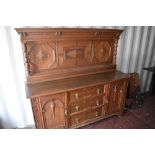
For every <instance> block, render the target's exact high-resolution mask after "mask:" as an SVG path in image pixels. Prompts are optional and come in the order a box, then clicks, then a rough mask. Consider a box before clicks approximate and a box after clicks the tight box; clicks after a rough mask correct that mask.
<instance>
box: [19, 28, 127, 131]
mask: <svg viewBox="0 0 155 155" xmlns="http://www.w3.org/2000/svg"><path fill="white" fill-rule="evenodd" d="M16 30H17V32H18V33H19V34H20V36H21V42H22V44H23V47H24V48H23V54H24V60H25V69H26V71H27V83H26V90H27V97H28V98H30V99H31V104H32V110H33V115H34V120H35V124H36V128H78V127H81V126H83V125H86V124H89V123H92V122H95V121H98V120H101V119H104V118H107V117H110V116H112V115H116V114H117V115H118V114H120V113H121V112H122V111H123V108H124V102H125V96H126V88H127V84H128V79H129V78H130V75H128V74H124V73H121V72H119V71H116V55H117V43H118V39H119V36H120V34H121V33H122V30H108V29H107V30H105V29H80V28H79V29H72V28H64V29H62V28H22V29H16Z"/></svg>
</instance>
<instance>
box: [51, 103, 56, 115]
mask: <svg viewBox="0 0 155 155" xmlns="http://www.w3.org/2000/svg"><path fill="white" fill-rule="evenodd" d="M51 108H52V116H53V118H54V117H55V111H54V108H55V105H54V101H52V102H51Z"/></svg>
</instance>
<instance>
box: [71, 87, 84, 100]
mask: <svg viewBox="0 0 155 155" xmlns="http://www.w3.org/2000/svg"><path fill="white" fill-rule="evenodd" d="M84 92H85V91H84V89H77V90H74V91H71V92H69V93H68V100H69V102H78V101H79V100H83V99H84V97H85V95H84Z"/></svg>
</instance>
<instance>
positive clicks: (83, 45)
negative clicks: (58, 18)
mask: <svg viewBox="0 0 155 155" xmlns="http://www.w3.org/2000/svg"><path fill="white" fill-rule="evenodd" d="M16 30H17V32H18V33H19V34H20V35H21V41H22V43H23V47H24V48H23V50H24V55H25V68H26V71H27V80H28V83H33V82H37V80H38V79H39V81H45V80H51V78H52V77H53V75H55V77H56V78H61V77H62V78H64V77H65V76H64V74H67V73H68V75H69V76H70V77H73V75H74V76H79V75H80V74H82V72H85V73H87V74H94V73H95V72H96V70H98V72H103V71H108V70H110V71H111V70H115V69H116V63H115V59H116V53H117V51H116V50H117V41H118V39H119V35H120V34H121V32H122V30H105V29H72V28H66V29H60V28H59V29H52V28H48V29H41V28H40V29H35V28H34V29H32V28H25V29H24V28H23V29H16ZM90 66H91V67H90ZM98 66H99V67H98ZM87 68H89V71H87ZM97 68H98V69H97ZM100 68H102V69H100ZM53 79H54V77H53Z"/></svg>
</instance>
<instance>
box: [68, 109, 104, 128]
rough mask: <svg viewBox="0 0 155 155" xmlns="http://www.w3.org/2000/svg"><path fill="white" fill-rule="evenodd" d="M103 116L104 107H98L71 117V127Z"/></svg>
mask: <svg viewBox="0 0 155 155" xmlns="http://www.w3.org/2000/svg"><path fill="white" fill-rule="evenodd" d="M101 116H102V108H96V109H93V110H91V111H87V112H83V113H80V114H77V115H73V116H71V117H70V123H71V127H74V126H78V125H80V124H81V123H86V122H89V121H90V120H92V119H95V118H99V117H101Z"/></svg>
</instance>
